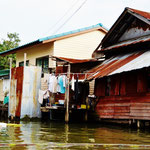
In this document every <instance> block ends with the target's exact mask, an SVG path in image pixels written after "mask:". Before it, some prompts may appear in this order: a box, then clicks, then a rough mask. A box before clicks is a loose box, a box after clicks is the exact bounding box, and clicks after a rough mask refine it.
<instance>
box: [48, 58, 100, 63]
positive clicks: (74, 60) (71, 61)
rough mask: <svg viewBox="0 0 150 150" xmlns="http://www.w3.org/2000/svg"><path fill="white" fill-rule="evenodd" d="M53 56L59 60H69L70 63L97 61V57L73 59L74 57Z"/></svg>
mask: <svg viewBox="0 0 150 150" xmlns="http://www.w3.org/2000/svg"><path fill="white" fill-rule="evenodd" d="M51 57H52V58H55V59H57V60H60V61H64V62H68V63H70V64H75V63H86V62H96V61H97V59H72V58H65V57H57V56H51Z"/></svg>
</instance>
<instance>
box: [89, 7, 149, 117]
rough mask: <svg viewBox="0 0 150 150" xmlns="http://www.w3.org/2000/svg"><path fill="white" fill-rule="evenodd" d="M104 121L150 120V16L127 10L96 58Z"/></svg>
mask: <svg viewBox="0 0 150 150" xmlns="http://www.w3.org/2000/svg"><path fill="white" fill-rule="evenodd" d="M101 56H103V57H105V61H104V62H103V63H102V64H100V65H98V66H97V67H95V68H93V69H91V70H90V71H89V72H91V73H93V74H91V75H88V80H95V95H96V97H97V105H96V112H97V114H98V116H99V118H100V119H124V120H126V119H127V120H150V13H148V12H143V11H139V10H135V9H131V8H125V10H124V11H123V13H122V14H121V15H120V16H119V18H118V19H117V21H116V22H115V23H114V25H113V26H112V27H111V29H110V30H109V32H108V33H107V34H106V36H105V37H104V38H103V40H102V42H101V43H100V45H99V46H98V48H97V49H96V50H95V52H94V53H93V57H95V58H100V57H101Z"/></svg>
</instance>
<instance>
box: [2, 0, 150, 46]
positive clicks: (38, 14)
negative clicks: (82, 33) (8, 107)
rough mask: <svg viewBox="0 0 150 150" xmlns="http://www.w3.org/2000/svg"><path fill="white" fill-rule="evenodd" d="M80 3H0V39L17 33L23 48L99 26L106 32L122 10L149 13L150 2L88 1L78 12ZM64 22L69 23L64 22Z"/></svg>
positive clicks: (4, 0) (24, 0)
mask: <svg viewBox="0 0 150 150" xmlns="http://www.w3.org/2000/svg"><path fill="white" fill-rule="evenodd" d="M83 2H85V0H0V19H1V21H0V39H6V35H7V33H14V32H17V33H19V37H20V39H21V45H22V44H26V43H28V42H31V41H34V40H37V39H39V38H42V37H45V36H50V35H52V34H57V33H62V32H66V31H70V30H74V29H79V28H83V27H88V26H91V25H95V24H98V23H102V24H103V25H104V26H105V27H106V28H108V29H109V28H110V27H111V26H112V25H113V23H114V22H115V21H116V19H117V18H118V17H119V15H120V14H121V13H122V12H123V10H124V8H125V7H130V8H134V9H139V10H143V11H148V12H150V0H87V1H86V3H85V4H84V5H83V6H82V7H81V9H79V8H80V6H81V5H82V4H83ZM78 9H79V10H78ZM77 10H78V11H77ZM76 11H77V13H75V12H76ZM74 13H75V15H73V14H74ZM72 15H73V17H71V16H72ZM69 18H71V19H70V20H69ZM66 20H69V21H68V22H67V23H65V22H66ZM63 24H64V26H62V25H63ZM61 26H62V28H61V29H59V28H60V27H61ZM58 29H59V30H58ZM56 31H57V32H56Z"/></svg>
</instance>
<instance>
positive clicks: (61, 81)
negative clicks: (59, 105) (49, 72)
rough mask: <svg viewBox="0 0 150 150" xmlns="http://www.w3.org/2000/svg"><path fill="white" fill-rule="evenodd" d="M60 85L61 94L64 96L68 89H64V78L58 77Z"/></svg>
mask: <svg viewBox="0 0 150 150" xmlns="http://www.w3.org/2000/svg"><path fill="white" fill-rule="evenodd" d="M58 84H59V86H60V93H62V94H64V93H65V91H66V88H65V87H64V85H63V84H64V83H63V76H59V77H58Z"/></svg>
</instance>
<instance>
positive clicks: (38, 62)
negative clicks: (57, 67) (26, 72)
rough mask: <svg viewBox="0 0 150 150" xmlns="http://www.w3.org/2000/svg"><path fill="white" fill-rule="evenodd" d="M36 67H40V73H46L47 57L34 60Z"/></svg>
mask: <svg viewBox="0 0 150 150" xmlns="http://www.w3.org/2000/svg"><path fill="white" fill-rule="evenodd" d="M36 66H40V67H42V72H44V73H48V66H49V56H46V57H41V58H37V59H36Z"/></svg>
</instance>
